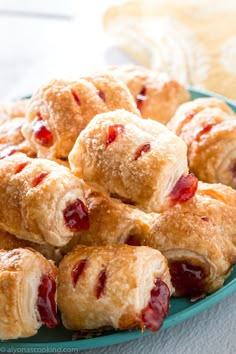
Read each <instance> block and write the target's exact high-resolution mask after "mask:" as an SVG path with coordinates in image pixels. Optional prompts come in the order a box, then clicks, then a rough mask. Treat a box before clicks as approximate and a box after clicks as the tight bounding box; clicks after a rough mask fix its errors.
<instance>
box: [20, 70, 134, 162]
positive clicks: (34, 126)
mask: <svg viewBox="0 0 236 354" xmlns="http://www.w3.org/2000/svg"><path fill="white" fill-rule="evenodd" d="M118 108H125V109H127V110H128V111H131V112H135V113H137V112H138V110H137V108H136V105H135V102H134V100H133V98H132V96H131V94H130V92H129V90H128V89H127V87H126V85H125V84H124V83H123V82H122V81H121V80H119V79H117V78H115V77H114V76H112V75H109V74H99V75H94V76H91V77H85V78H81V79H79V80H78V81H62V80H54V81H52V82H50V83H49V84H47V85H45V86H43V87H41V88H40V89H39V90H38V91H37V92H36V93H35V94H34V95H33V97H32V98H31V100H30V103H29V106H28V110H27V121H28V124H26V125H25V126H24V128H23V130H22V132H23V134H24V136H25V138H26V139H27V140H28V141H29V142H30V144H31V145H32V148H33V149H34V150H35V151H36V152H37V156H38V157H46V158H50V159H53V158H57V159H63V158H67V157H68V154H69V152H70V151H71V149H72V147H73V145H74V142H75V140H76V138H77V137H78V135H79V134H80V132H81V131H82V130H83V129H84V128H85V127H86V125H87V124H88V123H89V121H90V120H91V119H92V118H93V117H94V116H95V115H96V114H97V113H102V112H108V111H112V110H115V109H118Z"/></svg>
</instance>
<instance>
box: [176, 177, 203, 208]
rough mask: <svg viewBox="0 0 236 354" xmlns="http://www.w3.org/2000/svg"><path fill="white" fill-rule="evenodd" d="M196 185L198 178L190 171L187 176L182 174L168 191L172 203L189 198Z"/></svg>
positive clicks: (192, 194) (193, 192)
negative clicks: (170, 190)
mask: <svg viewBox="0 0 236 354" xmlns="http://www.w3.org/2000/svg"><path fill="white" fill-rule="evenodd" d="M197 186H198V179H197V178H196V177H195V176H194V175H193V174H192V173H190V174H189V175H187V176H182V177H180V179H179V180H178V182H177V183H176V185H175V186H174V188H173V189H172V192H171V193H170V199H171V201H172V202H173V203H184V202H186V201H187V200H189V199H191V198H192V197H193V196H194V195H195V193H196V191H197Z"/></svg>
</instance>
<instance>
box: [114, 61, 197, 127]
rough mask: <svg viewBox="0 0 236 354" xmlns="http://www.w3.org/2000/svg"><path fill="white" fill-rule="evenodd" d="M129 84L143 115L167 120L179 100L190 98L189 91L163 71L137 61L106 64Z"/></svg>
mask: <svg viewBox="0 0 236 354" xmlns="http://www.w3.org/2000/svg"><path fill="white" fill-rule="evenodd" d="M109 72H111V73H112V74H114V75H116V76H117V77H119V78H120V79H121V80H122V81H123V82H124V83H125V84H126V85H127V86H128V88H129V90H130V92H131V94H132V96H133V97H134V100H135V101H136V104H137V107H138V109H139V110H140V113H141V115H142V117H143V118H151V119H154V120H156V121H158V122H160V123H163V124H166V123H167V122H168V121H169V120H170V118H171V117H172V116H173V115H174V113H175V111H176V109H177V108H178V106H179V105H181V104H182V103H184V102H186V101H189V99H190V95H189V93H188V91H187V90H186V89H185V88H184V87H183V86H182V85H181V84H180V83H178V82H177V81H176V80H174V79H172V78H171V77H170V76H169V75H168V74H166V73H163V72H162V73H160V72H158V71H154V70H149V69H146V68H144V67H142V66H137V65H121V66H114V67H111V68H109Z"/></svg>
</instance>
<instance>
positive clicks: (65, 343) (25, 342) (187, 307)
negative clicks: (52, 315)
mask: <svg viewBox="0 0 236 354" xmlns="http://www.w3.org/2000/svg"><path fill="white" fill-rule="evenodd" d="M189 92H190V93H191V96H192V99H195V98H199V97H209V96H214V97H218V98H220V99H222V100H224V101H225V102H226V103H228V104H229V106H230V107H231V108H232V109H233V110H234V111H235V112H236V104H234V103H233V102H232V101H230V100H227V99H225V98H224V97H221V96H219V95H215V94H212V93H210V92H203V91H199V90H195V89H192V88H190V89H189ZM234 291H236V265H235V266H234V268H233V270H232V272H231V275H230V277H229V278H228V279H227V280H226V281H225V284H224V286H223V287H222V288H221V289H220V290H218V291H217V292H215V293H214V294H212V295H209V296H207V297H205V298H204V299H201V300H198V301H196V302H190V301H189V300H188V299H186V298H179V299H177V298H172V299H171V309H170V312H169V315H168V317H167V318H166V319H165V321H164V324H163V326H162V329H165V328H169V327H171V326H174V325H176V324H177V323H180V322H182V321H184V320H186V319H188V318H190V317H193V316H195V315H197V314H198V313H200V312H202V311H204V310H206V309H208V308H209V307H211V306H212V305H214V304H216V303H217V302H219V301H221V300H222V299H223V298H225V297H226V296H227V295H229V294H231V293H232V292H234ZM150 334H151V332H149V331H146V332H145V333H144V334H142V333H141V331H139V330H133V331H110V332H107V333H105V334H104V335H102V336H100V337H97V338H91V339H82V340H76V341H72V340H71V339H72V332H70V331H67V330H66V329H65V328H63V326H60V327H58V328H55V329H47V328H46V327H42V328H41V329H40V330H39V332H38V334H37V335H36V336H34V337H31V338H25V339H18V340H13V341H6V342H1V343H0V351H1V352H2V351H3V350H5V351H8V352H14V351H15V350H16V349H18V350H21V352H24V350H25V352H30V350H32V352H34V351H35V352H36V351H37V352H44V353H52V352H53V353H55V352H56V351H69V350H73V351H75V350H83V349H92V348H99V347H103V346H108V345H112V344H118V343H123V342H127V341H130V340H134V339H137V338H140V337H142V336H146V335H150Z"/></svg>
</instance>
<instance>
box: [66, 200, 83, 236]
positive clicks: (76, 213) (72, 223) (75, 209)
mask: <svg viewBox="0 0 236 354" xmlns="http://www.w3.org/2000/svg"><path fill="white" fill-rule="evenodd" d="M63 214H64V220H65V224H66V226H67V227H68V228H69V229H70V230H71V231H82V230H88V229H89V218H88V209H87V207H86V206H85V205H84V203H83V202H82V201H81V200H80V199H79V198H78V199H76V200H75V201H74V202H73V203H71V204H68V205H67V207H66V209H65V210H64V212H63Z"/></svg>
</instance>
